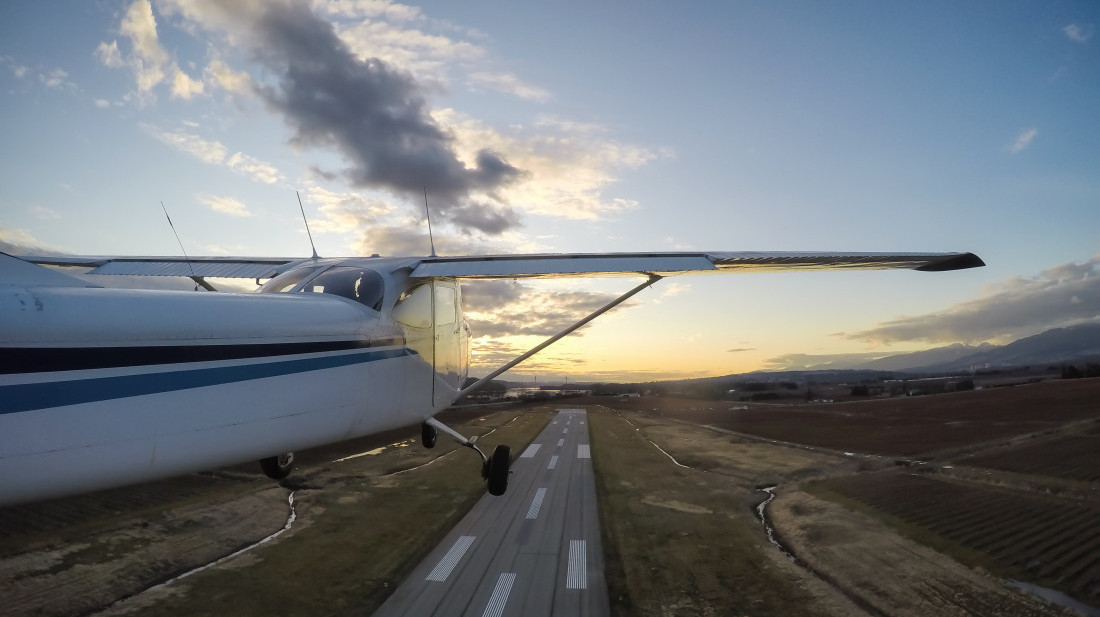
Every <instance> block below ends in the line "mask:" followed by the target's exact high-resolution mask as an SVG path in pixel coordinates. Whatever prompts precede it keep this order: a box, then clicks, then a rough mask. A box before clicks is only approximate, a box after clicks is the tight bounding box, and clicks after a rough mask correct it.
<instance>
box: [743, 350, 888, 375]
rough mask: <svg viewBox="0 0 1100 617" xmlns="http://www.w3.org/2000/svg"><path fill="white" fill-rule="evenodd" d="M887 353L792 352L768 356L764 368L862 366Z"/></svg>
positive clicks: (836, 368)
mask: <svg viewBox="0 0 1100 617" xmlns="http://www.w3.org/2000/svg"><path fill="white" fill-rule="evenodd" d="M886 355H888V354H886V353H882V352H879V353H873V352H867V353H841V354H804V353H791V354H785V355H782V356H776V357H774V358H768V359H767V360H765V361H764V364H765V367H764V369H765V370H768V371H809V370H815V371H823V370H844V369H851V368H855V367H859V366H862V365H864V364H866V363H868V362H871V361H873V360H878V359H879V358H882V357H884V356H886Z"/></svg>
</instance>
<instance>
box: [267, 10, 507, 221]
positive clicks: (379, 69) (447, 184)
mask: <svg viewBox="0 0 1100 617" xmlns="http://www.w3.org/2000/svg"><path fill="white" fill-rule="evenodd" d="M251 28H252V31H253V32H254V34H255V35H256V41H255V48H254V52H255V54H256V57H257V58H258V59H259V61H260V62H261V63H262V64H263V65H264V66H265V67H267V68H268V69H270V70H271V71H273V72H274V74H275V75H276V77H277V84H276V85H258V86H257V87H256V91H257V93H258V94H259V96H260V97H261V98H262V99H263V100H264V101H265V102H266V103H267V105H268V106H269V107H271V108H272V109H274V110H276V111H278V112H279V113H281V114H282V115H283V117H284V118H285V119H286V122H287V123H288V124H289V125H290V126H291V128H292V129H293V130H294V137H293V139H292V142H293V143H295V144H297V145H302V146H317V147H335V148H336V149H337V150H338V151H340V152H341V153H342V154H343V155H344V156H345V157H346V158H347V159H348V160H349V161H350V162H351V168H350V169H348V170H347V171H346V175H347V176H348V177H349V179H350V180H351V181H352V182H353V183H354V184H356V185H357V186H362V187H372V188H384V189H390V190H393V191H396V192H399V193H404V194H407V195H419V194H421V193H422V191H423V190H424V189H425V188H427V190H428V192H429V194H430V195H432V196H433V197H434V198H435V199H436V203H435V204H433V206H434V207H435V208H436V209H438V210H440V211H442V212H444V213H446V211H447V210H448V209H450V208H457V210H458V211H457V214H454V215H452V216H451V217H450V218H451V219H452V220H454V221H455V222H456V223H458V224H461V225H466V226H469V227H472V228H474V229H478V230H481V231H484V232H486V233H493V234H495V233H500V232H501V231H503V230H505V229H508V228H509V227H513V226H515V225H516V224H517V223H518V220H517V219H516V217H515V215H514V214H512V213H511V211H510V210H508V211H504V212H501V211H497V210H493V209H490V208H488V207H487V206H485V205H484V204H477V203H473V202H471V201H469V195H470V192H471V191H474V190H479V191H485V192H487V193H490V194H492V192H493V190H494V189H497V188H499V187H502V186H504V185H506V184H508V183H510V182H512V181H514V180H515V179H517V178H518V177H520V176H521V175H523V172H522V171H521V170H519V169H517V168H515V167H514V166H512V165H511V164H509V163H508V162H507V161H506V160H504V158H503V157H502V156H500V155H499V154H497V153H495V152H492V151H490V150H487V149H486V150H481V151H480V152H479V153H478V155H477V157H476V161H475V166H474V167H473V168H468V167H466V165H464V164H463V163H462V161H460V160H459V159H458V157H457V156H456V154H455V151H454V147H453V142H454V137H453V135H451V134H450V133H449V132H448V131H446V130H445V129H444V128H443V127H441V126H439V125H438V124H437V123H436V122H435V121H434V120H433V119H432V117H431V115H430V113H429V109H428V106H427V102H426V101H425V99H424V96H423V94H422V92H421V88H420V86H419V84H418V83H417V82H416V81H415V80H414V79H413V77H412V76H411V75H409V74H408V73H405V72H403V71H400V70H398V69H396V68H394V67H392V66H389V65H387V64H386V63H385V62H382V61H381V60H379V59H377V58H370V59H366V60H360V59H359V58H357V57H356V56H355V55H354V54H353V53H352V52H351V51H350V50H349V49H348V48H347V46H346V45H345V44H344V43H343V42H342V41H341V40H340V38H339V37H338V36H337V35H336V32H335V30H334V28H333V26H332V24H331V23H329V22H327V21H325V20H323V19H320V18H318V17H317V16H316V15H314V14H313V13H312V11H311V10H310V9H309V7H308V6H307V5H306V4H304V3H291V4H282V3H273V4H271V5H269V6H268V7H267V10H266V11H265V12H264V13H263V15H262V16H260V18H259V19H258V20H257V21H255V22H254V23H253V24H252V26H251ZM322 175H324V174H323V173H322Z"/></svg>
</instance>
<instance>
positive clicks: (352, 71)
mask: <svg viewBox="0 0 1100 617" xmlns="http://www.w3.org/2000/svg"><path fill="white" fill-rule="evenodd" d="M156 7H157V11H158V12H157V14H156V15H154V13H153V11H152V10H148V8H149V5H148V1H147V0H138V1H137V2H135V3H134V4H132V5H130V9H129V10H128V11H127V17H126V18H125V19H124V20H123V25H121V26H120V32H121V33H123V34H124V35H125V37H126V38H124V39H120V41H112V42H105V43H103V44H101V45H100V47H99V48H98V50H97V54H98V56H99V58H100V61H101V62H103V63H104V64H105V65H108V66H115V67H130V68H131V69H132V70H133V71H134V72H135V76H138V77H139V82H140V83H141V84H144V85H143V86H142V87H143V88H144V90H141V89H140V88H139V91H141V92H145V91H148V92H150V93H151V92H152V90H153V89H154V88H155V87H156V86H157V84H174V85H175V89H174V90H173V91H174V92H175V93H176V96H184V95H185V94H186V95H190V96H196V95H197V94H198V93H199V92H200V90H199V89H198V88H199V86H200V85H201V86H204V89H203V90H202V91H201V92H208V91H212V90H213V89H215V88H219V89H224V90H225V91H227V92H230V93H233V94H240V95H245V96H255V97H257V98H259V99H260V100H261V101H262V102H263V103H264V104H265V105H266V106H267V108H268V109H269V110H270V111H272V112H273V113H274V114H275V115H276V116H278V117H280V118H281V119H283V120H284V121H285V122H286V124H287V126H288V127H289V129H290V140H289V141H290V143H291V144H292V145H294V146H296V147H298V148H317V149H321V150H326V151H329V152H336V153H337V154H338V155H340V157H341V159H342V161H341V162H338V163H336V164H335V165H334V164H333V163H332V162H330V161H327V162H326V163H325V164H324V165H325V169H321V168H320V167H319V166H318V165H312V166H311V168H312V169H313V170H314V171H315V178H316V179H317V180H318V181H324V182H326V183H332V182H338V181H341V180H343V181H345V182H347V183H349V184H351V185H352V186H353V187H354V188H356V189H361V190H366V191H367V192H368V193H370V194H371V195H374V196H376V195H377V194H378V192H379V191H384V192H388V193H390V194H391V195H393V196H394V198H395V203H402V202H404V203H405V204H416V203H417V202H419V199H418V198H419V197H420V196H421V194H422V191H423V190H424V189H425V188H427V189H428V191H429V193H430V197H431V201H432V216H433V219H434V220H433V222H438V223H440V224H442V226H443V227H444V228H445V229H446V228H448V227H450V228H451V229H454V230H457V233H458V234H459V235H460V236H461V235H464V236H467V240H469V239H471V238H475V239H477V240H479V241H485V239H486V237H491V238H497V239H499V238H503V237H506V236H509V235H513V234H515V233H516V231H517V230H518V229H520V227H521V225H522V220H523V216H524V215H526V214H539V215H544V216H553V217H567V218H573V219H584V220H597V219H600V218H603V217H605V216H608V215H613V214H615V213H618V212H622V211H625V210H629V209H632V208H637V207H639V204H638V203H637V202H636V201H634V200H632V199H629V198H625V197H617V196H609V195H608V194H607V191H608V190H609V188H610V187H611V186H612V185H613V184H614V183H615V182H616V181H617V180H618V177H619V175H620V174H621V173H623V172H624V171H627V170H631V169H635V168H637V167H640V166H642V165H644V164H646V163H647V162H649V161H651V160H653V159H654V158H657V157H659V156H664V155H665V154H666V153H662V152H658V151H654V150H652V149H649V148H642V147H637V146H632V145H629V144H623V143H617V142H615V141H613V140H610V139H607V138H606V137H605V136H604V135H603V133H604V132H605V131H604V130H603V128H602V127H600V126H599V125H597V124H593V123H583V122H577V121H572V120H568V119H563V118H554V117H548V116H543V117H539V118H538V119H537V120H536V121H535V122H534V123H532V124H530V125H527V126H523V125H518V126H513V127H510V128H509V129H508V130H507V133H505V132H502V131H499V130H496V129H494V128H492V127H489V126H487V125H484V124H482V123H480V122H478V121H476V120H474V119H471V118H468V117H465V116H463V115H461V114H459V113H457V112H454V111H453V110H449V109H433V108H432V106H430V105H429V103H428V100H429V98H428V97H429V95H432V96H434V95H439V94H444V93H445V92H446V89H447V88H448V86H449V84H451V83H453V82H455V81H461V82H462V83H463V84H464V85H467V86H468V87H473V88H479V89H484V90H490V89H491V90H494V91H498V92H505V93H507V94H510V95H512V96H517V97H521V98H524V99H527V100H531V101H536V102H537V101H543V100H545V99H546V98H548V96H549V95H548V93H547V92H546V91H545V90H544V89H542V88H540V87H539V86H537V85H535V84H531V83H528V82H526V81H524V80H523V79H521V78H520V77H519V76H517V75H514V74H512V73H510V72H508V71H503V70H499V69H498V68H497V67H494V66H493V64H494V61H493V59H492V58H491V57H490V56H489V54H487V52H486V51H485V49H484V48H482V47H481V46H479V45H478V44H476V43H471V42H469V41H465V40H461V38H459V37H461V36H466V37H467V38H476V37H477V34H476V33H471V32H470V31H461V30H460V29H459V28H457V27H455V26H453V25H451V24H446V23H444V22H440V21H439V20H432V19H429V18H428V17H426V16H425V15H424V14H423V13H422V12H421V11H420V9H417V8H415V7H409V6H406V5H402V4H398V3H393V2H386V1H370V0H349V1H327V0H317V1H314V2H290V1H271V2H265V1H260V0H239V1H233V2H230V1H228V0H211V1H205V2H196V1H194V0H163V1H162V2H158V3H157V5H156ZM171 18H178V19H177V22H176V23H173V24H172V25H174V26H176V27H178V28H179V29H180V30H181V31H182V32H186V33H188V34H190V35H192V36H194V37H195V38H196V39H200V40H201V41H203V42H205V43H206V47H207V50H208V51H207V53H208V55H209V57H210V59H209V61H208V62H207V64H206V67H205V69H204V70H203V73H202V81H201V82H200V81H199V80H198V79H191V78H190V77H189V76H186V75H182V76H181V75H179V74H177V70H176V69H177V68H178V66H177V65H176V61H175V60H174V59H173V58H172V57H170V54H168V53H166V52H165V51H164V48H163V47H161V45H160V42H159V41H158V40H157V38H156V29H157V26H158V24H157V21H158V19H159V20H160V21H162V22H164V23H166V24H167V23H172V22H169V21H167V20H168V19H171ZM161 27H162V28H163V27H164V26H163V25H161ZM431 29H434V30H436V31H440V30H442V31H445V32H446V35H440V34H436V33H432V32H429V31H428V30H431ZM459 32H462V34H458V35H455V33H459ZM452 35H455V36H452ZM126 41H130V46H131V47H132V51H131V50H127V49H126V45H125V43H126ZM120 44H121V47H122V49H120ZM242 51H243V52H244V53H245V54H246V55H247V56H248V57H249V58H250V59H251V61H252V63H251V65H249V72H248V73H246V72H243V71H241V70H239V66H240V65H238V68H231V67H230V65H229V64H228V62H230V61H231V60H232V61H234V62H237V63H239V62H240V53H239V52H242ZM142 71H145V72H144V73H142ZM157 71H159V73H158V72H157ZM185 77H186V78H187V79H185ZM189 79H190V81H188V80H189ZM161 87H163V86H161ZM194 145H195V144H192V146H194ZM176 147H180V148H184V145H183V144H177V145H176ZM193 150H194V148H193V147H192V148H185V151H193ZM226 157H228V153H226V155H225V157H223V159H222V161H223V162H222V164H226V163H225V161H226V160H227V158H226ZM242 163H243V161H242ZM234 168H235V169H237V170H238V171H241V173H248V174H250V175H252V176H254V177H256V176H259V175H262V174H260V171H259V170H256V169H254V168H252V167H250V166H247V165H243V164H242V165H239V166H234ZM273 177H274V175H269V179H270V178H273ZM264 181H268V180H264ZM406 207H407V206H406ZM412 210H413V212H416V211H418V210H419V208H413V209H412ZM437 217H438V218H437ZM437 231H438V230H437ZM389 239H393V237H392V236H391V237H390V238H389Z"/></svg>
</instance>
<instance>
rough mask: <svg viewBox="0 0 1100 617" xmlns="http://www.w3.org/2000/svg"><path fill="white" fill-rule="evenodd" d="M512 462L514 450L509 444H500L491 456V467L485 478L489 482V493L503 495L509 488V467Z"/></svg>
mask: <svg viewBox="0 0 1100 617" xmlns="http://www.w3.org/2000/svg"><path fill="white" fill-rule="evenodd" d="M511 464H512V451H511V449H510V448H509V447H508V446H505V445H500V446H497V447H496V449H495V450H493V455H492V456H490V457H489V469H488V473H487V474H486V476H485V479H486V480H487V481H488V483H489V494H490V495H494V496H497V497H499V496H501V495H503V494H504V491H506V490H508V467H509V466H510V465H511Z"/></svg>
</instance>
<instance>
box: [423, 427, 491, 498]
mask: <svg viewBox="0 0 1100 617" xmlns="http://www.w3.org/2000/svg"><path fill="white" fill-rule="evenodd" d="M437 429H438V430H440V431H443V432H444V433H447V434H448V435H450V436H451V437H454V438H455V441H457V442H458V443H459V444H461V445H463V446H466V447H467V448H470V449H471V450H473V451H474V452H477V454H478V456H480V457H481V477H482V478H484V479H485V481H486V483H487V484H488V487H489V494H490V495H496V496H500V495H503V494H504V492H505V491H506V490H508V473H509V468H510V467H511V465H512V454H511V449H510V448H509V447H508V446H505V445H499V446H497V447H496V449H495V450H493V454H492V456H485V453H484V452H482V451H481V448H479V447H477V443H476V442H477V436H476V435H475V436H473V437H470V438H466V437H464V436H463V435H462V434H461V433H459V432H457V431H455V430H454V429H452V428H451V427H449V426H447V425H446V424H443V423H442V422H440V421H439V420H436V419H435V418H428V419H427V420H425V421H424V424H423V425H422V426H421V433H420V436H421V439H422V440H423V442H424V446H425V447H428V448H430V447H432V446H431V445H428V440H427V435H428V433H429V431H430V432H431V434H432V439H431V444H432V445H435V436H436V430H437Z"/></svg>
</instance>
